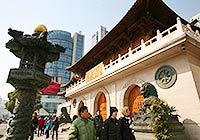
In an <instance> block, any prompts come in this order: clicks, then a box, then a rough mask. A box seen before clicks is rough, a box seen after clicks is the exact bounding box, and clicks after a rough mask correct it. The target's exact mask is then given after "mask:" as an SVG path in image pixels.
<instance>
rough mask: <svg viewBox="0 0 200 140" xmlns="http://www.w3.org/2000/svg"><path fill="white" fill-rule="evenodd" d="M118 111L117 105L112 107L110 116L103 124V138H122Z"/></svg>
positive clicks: (105, 139)
mask: <svg viewBox="0 0 200 140" xmlns="http://www.w3.org/2000/svg"><path fill="white" fill-rule="evenodd" d="M117 112H118V110H117V108H116V107H110V117H109V118H108V119H106V120H105V122H104V123H103V126H102V140H121V136H120V125H119V121H118V120H117Z"/></svg>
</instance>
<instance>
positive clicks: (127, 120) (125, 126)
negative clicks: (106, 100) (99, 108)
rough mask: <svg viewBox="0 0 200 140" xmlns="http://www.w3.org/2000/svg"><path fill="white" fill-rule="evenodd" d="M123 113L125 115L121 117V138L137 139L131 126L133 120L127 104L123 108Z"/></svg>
mask: <svg viewBox="0 0 200 140" xmlns="http://www.w3.org/2000/svg"><path fill="white" fill-rule="evenodd" d="M122 115H123V117H121V118H120V119H119V124H120V134H121V140H135V136H134V134H133V133H132V130H131V128H130V125H131V123H132V122H133V121H132V119H131V117H130V110H129V108H128V107H127V106H124V107H123V108H122Z"/></svg>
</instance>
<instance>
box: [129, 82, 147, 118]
mask: <svg viewBox="0 0 200 140" xmlns="http://www.w3.org/2000/svg"><path fill="white" fill-rule="evenodd" d="M143 99H144V97H143V95H141V94H140V87H139V86H135V87H134V88H133V89H132V90H131V92H130V93H129V97H128V106H129V109H130V111H131V115H133V113H136V114H138V113H139V109H140V108H141V107H142V106H143V103H142V101H143Z"/></svg>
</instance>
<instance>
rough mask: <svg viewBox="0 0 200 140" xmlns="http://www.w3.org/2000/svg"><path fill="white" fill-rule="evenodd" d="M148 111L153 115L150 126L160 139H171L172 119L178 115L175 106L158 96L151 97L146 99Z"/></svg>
mask: <svg viewBox="0 0 200 140" xmlns="http://www.w3.org/2000/svg"><path fill="white" fill-rule="evenodd" d="M144 104H145V107H146V110H147V112H149V113H150V114H151V116H152V120H151V124H150V127H151V128H152V130H153V131H154V132H155V137H156V138H157V139H158V140H169V139H170V137H171V136H172V135H173V133H172V132H173V123H171V120H174V118H176V117H177V115H175V112H176V110H175V108H174V107H171V106H169V105H168V104H167V103H166V102H165V101H163V100H160V99H159V98H157V97H153V96H152V97H149V98H147V99H145V101H144Z"/></svg>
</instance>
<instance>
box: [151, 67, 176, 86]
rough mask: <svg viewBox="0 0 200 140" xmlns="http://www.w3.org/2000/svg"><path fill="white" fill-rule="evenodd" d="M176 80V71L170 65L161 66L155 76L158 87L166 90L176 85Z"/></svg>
mask: <svg viewBox="0 0 200 140" xmlns="http://www.w3.org/2000/svg"><path fill="white" fill-rule="evenodd" d="M176 79H177V73H176V70H175V69H174V68H173V67H172V66H168V65H164V66H161V67H160V68H159V69H158V70H157V71H156V74H155V80H156V83H157V85H158V86H159V87H161V88H164V89H166V88H170V87H172V86H173V85H174V84H175V82H176Z"/></svg>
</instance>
